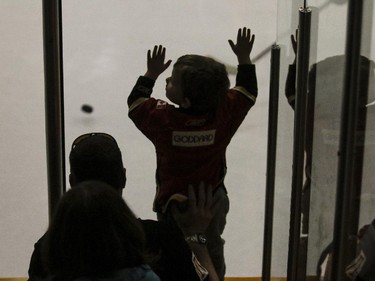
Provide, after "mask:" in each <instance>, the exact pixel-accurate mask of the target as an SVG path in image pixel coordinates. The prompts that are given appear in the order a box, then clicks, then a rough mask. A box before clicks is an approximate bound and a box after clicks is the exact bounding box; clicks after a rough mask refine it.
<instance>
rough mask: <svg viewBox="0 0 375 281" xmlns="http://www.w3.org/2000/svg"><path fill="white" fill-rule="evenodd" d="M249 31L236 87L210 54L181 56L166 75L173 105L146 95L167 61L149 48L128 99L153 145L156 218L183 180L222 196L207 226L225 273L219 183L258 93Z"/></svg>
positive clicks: (244, 32) (165, 212) (243, 32)
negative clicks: (228, 153) (233, 140)
mask: <svg viewBox="0 0 375 281" xmlns="http://www.w3.org/2000/svg"><path fill="white" fill-rule="evenodd" d="M254 39H255V36H254V35H251V31H250V29H248V28H246V27H244V28H242V29H239V30H238V34H237V42H236V44H235V43H234V42H233V41H232V40H229V45H230V47H231V48H232V50H233V52H234V53H235V55H236V56H237V60H238V64H239V65H238V72H237V76H236V86H235V87H234V88H232V89H229V79H228V74H227V71H226V69H225V66H224V65H223V64H221V63H219V62H217V61H215V60H213V59H211V58H208V57H205V56H199V55H184V56H182V57H180V58H179V59H178V60H177V62H176V63H175V64H174V66H173V71H172V76H171V77H170V78H167V80H166V83H167V85H166V96H167V98H168V99H169V100H170V101H171V102H172V103H174V104H176V105H177V106H178V107H175V106H174V105H172V104H169V103H167V102H166V101H163V100H158V99H154V98H152V97H150V96H151V93H152V88H153V86H154V84H155V80H156V79H157V78H158V77H159V75H160V74H161V73H163V72H164V71H165V70H166V69H167V68H168V67H169V65H170V64H171V60H167V61H165V53H166V50H165V48H164V47H163V46H161V45H160V46H155V47H154V49H153V51H152V52H151V50H149V51H148V53H147V72H146V74H145V75H144V76H140V77H139V79H138V80H137V83H136V85H135V86H134V88H133V90H132V92H131V94H130V96H129V97H128V106H129V117H130V118H131V119H132V120H133V122H134V123H135V125H136V126H137V127H138V129H139V130H140V131H141V132H142V133H143V134H144V135H145V136H146V137H147V138H149V139H150V140H151V141H152V143H153V144H154V146H155V148H156V157H157V171H156V181H157V190H156V196H155V200H154V206H153V210H154V211H155V212H157V214H158V219H159V220H168V218H169V217H171V215H170V210H169V209H170V208H168V206H169V203H170V202H174V201H175V200H177V201H183V200H184V199H185V198H186V194H187V190H188V185H189V184H193V185H198V184H199V182H200V181H202V180H203V181H204V182H205V183H206V184H207V185H211V186H212V188H213V189H214V193H215V198H220V200H218V202H217V204H220V205H221V206H220V208H218V209H220V212H219V213H216V214H215V215H214V218H213V220H212V223H211V225H210V228H209V230H208V231H207V233H206V235H207V247H208V249H209V251H210V254H211V257H212V260H213V262H214V264H215V267H216V270H217V272H218V274H219V276H220V278H221V280H223V279H224V273H225V263H224V256H223V244H224V241H223V239H222V238H221V234H222V233H223V230H224V226H225V223H226V215H227V212H228V210H229V200H228V197H227V191H226V189H225V186H224V177H225V174H226V156H225V152H226V148H227V146H228V145H229V142H230V140H231V138H232V137H233V135H234V134H235V132H236V130H237V129H238V127H239V126H240V125H241V123H242V121H243V120H244V118H245V116H246V115H247V112H248V111H249V110H250V108H251V107H252V106H253V105H254V103H255V100H256V97H257V91H258V90H257V79H256V73H255V65H253V64H252V63H251V59H250V53H251V50H252V48H253V43H254Z"/></svg>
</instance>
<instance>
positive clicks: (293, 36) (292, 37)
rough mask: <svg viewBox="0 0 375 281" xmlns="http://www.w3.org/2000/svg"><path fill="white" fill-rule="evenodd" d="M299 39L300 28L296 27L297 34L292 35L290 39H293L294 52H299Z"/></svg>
mask: <svg viewBox="0 0 375 281" xmlns="http://www.w3.org/2000/svg"><path fill="white" fill-rule="evenodd" d="M297 40H298V29H296V35H293V34H292V35H290V41H292V48H293V52H294V54H295V55H296V54H297Z"/></svg>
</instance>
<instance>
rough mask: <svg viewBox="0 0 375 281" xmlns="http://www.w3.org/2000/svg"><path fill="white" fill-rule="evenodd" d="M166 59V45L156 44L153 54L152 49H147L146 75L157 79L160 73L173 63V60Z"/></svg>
mask: <svg viewBox="0 0 375 281" xmlns="http://www.w3.org/2000/svg"><path fill="white" fill-rule="evenodd" d="M164 60H165V47H163V46H162V45H159V46H154V49H153V51H152V54H151V50H148V51H147V72H146V74H145V75H144V76H145V77H147V78H150V79H153V80H156V79H157V78H158V77H159V75H160V74H162V73H163V72H164V70H166V69H167V68H168V67H169V65H170V64H171V62H172V61H171V60H168V61H167V62H166V63H164Z"/></svg>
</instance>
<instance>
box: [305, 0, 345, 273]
mask: <svg viewBox="0 0 375 281" xmlns="http://www.w3.org/2000/svg"><path fill="white" fill-rule="evenodd" d="M312 8H313V12H314V16H313V22H312V44H311V61H310V62H311V65H312V66H311V68H310V74H309V95H312V96H314V97H315V106H314V117H313V118H310V119H313V120H310V121H309V122H313V123H312V124H313V130H312V138H311V137H308V139H312V165H311V195H310V218H309V238H308V239H309V240H308V260H307V275H308V276H315V275H316V274H317V268H318V270H319V269H320V265H319V264H320V262H321V261H319V258H320V256H321V254H322V252H323V250H324V249H325V248H326V247H327V246H328V245H329V244H330V243H331V242H332V239H333V224H334V216H335V201H336V188H337V167H338V157H337V155H338V150H339V135H340V124H341V123H340V122H341V121H340V120H341V103H342V94H343V83H344V76H343V75H344V65H345V57H344V52H345V38H346V20H347V3H346V1H331V2H326V1H315V2H314V3H313V7H312ZM332 18H334V19H335V21H334V25H332V26H331V25H328V26H327V24H326V22H328V21H332ZM338 26H340V27H341V28H338ZM332 42H335V43H334V44H332ZM318 274H319V273H318Z"/></svg>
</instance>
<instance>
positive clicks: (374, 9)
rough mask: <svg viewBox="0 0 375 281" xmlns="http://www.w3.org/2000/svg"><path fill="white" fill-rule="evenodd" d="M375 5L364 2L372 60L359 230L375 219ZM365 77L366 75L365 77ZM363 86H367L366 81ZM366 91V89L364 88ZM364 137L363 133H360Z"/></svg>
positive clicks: (366, 49) (365, 44)
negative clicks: (374, 39)
mask: <svg viewBox="0 0 375 281" xmlns="http://www.w3.org/2000/svg"><path fill="white" fill-rule="evenodd" d="M374 14H375V5H374V3H373V1H371V0H366V1H364V14H363V28H362V34H363V36H362V52H361V54H362V56H364V57H366V58H368V59H369V60H370V63H371V64H370V68H369V73H368V91H367V102H366V104H367V107H366V114H367V118H366V132H365V138H364V140H365V143H364V164H363V177H362V195H361V203H360V219H359V228H362V227H363V226H364V225H366V224H369V223H370V222H371V221H372V220H374V219H375V212H374V206H375V187H374V181H375V174H374V172H373V171H374V168H375V162H374V157H375V102H374V101H375V74H374V67H375V63H374V62H375V47H374V44H373V38H375V24H374ZM363 76H365V75H363ZM361 81H364V82H363V83H362V84H363V85H366V82H365V80H361ZM363 89H365V88H363ZM360 135H362V132H360Z"/></svg>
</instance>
